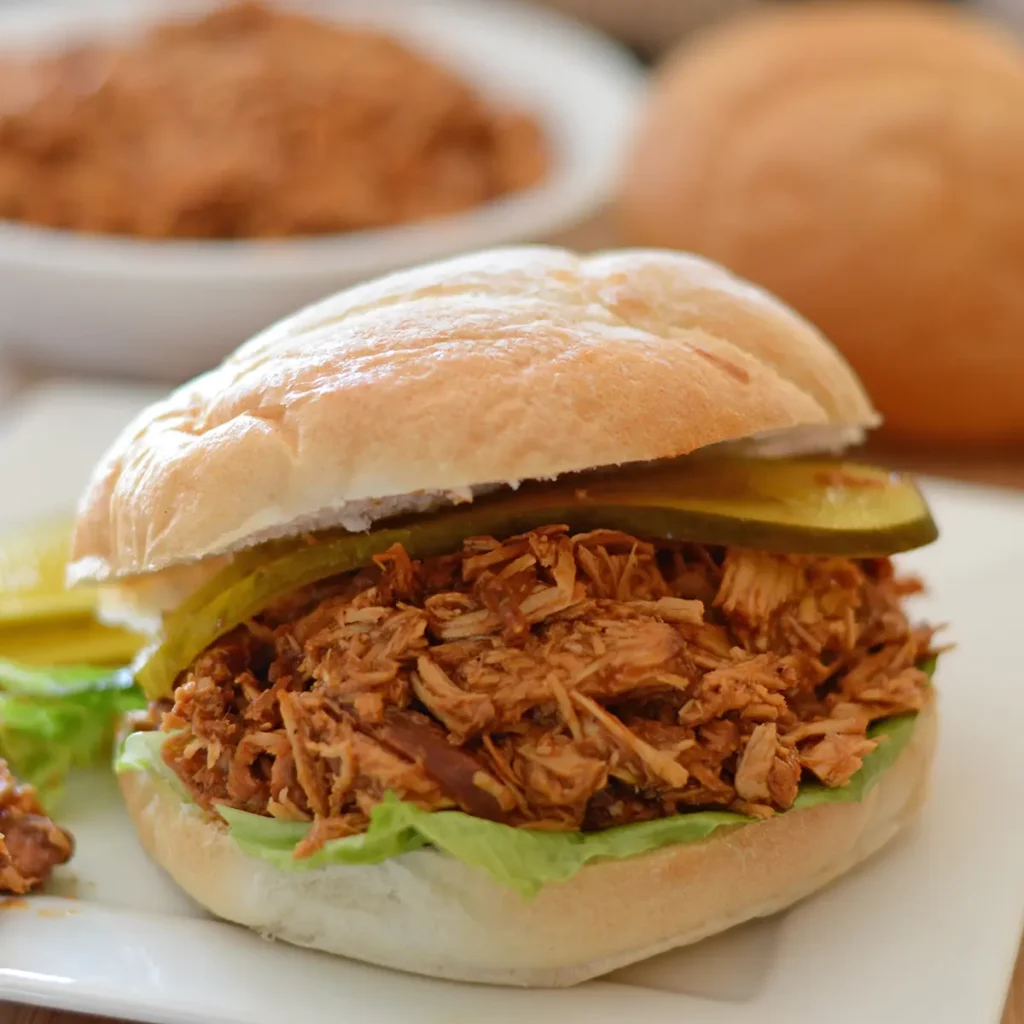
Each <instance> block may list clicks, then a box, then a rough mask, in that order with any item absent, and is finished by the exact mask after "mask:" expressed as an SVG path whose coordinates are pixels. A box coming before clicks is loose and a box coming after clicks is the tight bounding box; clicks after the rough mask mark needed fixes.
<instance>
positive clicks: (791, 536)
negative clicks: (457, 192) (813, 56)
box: [69, 247, 937, 986]
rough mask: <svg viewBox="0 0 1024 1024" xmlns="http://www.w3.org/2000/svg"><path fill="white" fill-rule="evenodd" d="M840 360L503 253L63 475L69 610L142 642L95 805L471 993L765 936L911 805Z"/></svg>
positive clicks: (263, 923)
mask: <svg viewBox="0 0 1024 1024" xmlns="http://www.w3.org/2000/svg"><path fill="white" fill-rule="evenodd" d="M877 422H878V417H877V414H876V413H875V411H874V409H873V408H872V405H871V403H870V401H869V399H868V397H867V395H866V394H865V392H864V391H863V389H862V387H861V385H860V383H859V382H858V380H857V378H856V377H855V375H854V374H853V372H852V371H851V370H850V368H849V367H848V365H847V364H846V363H845V362H844V360H843V359H842V357H841V356H840V355H839V354H838V353H837V352H836V351H835V350H834V349H833V348H832V347H831V346H830V345H829V343H828V342H827V341H826V340H825V339H824V338H823V337H822V336H821V335H820V334H819V333H818V332H817V331H816V330H815V328H813V327H812V326H811V325H810V324H809V323H807V322H806V321H804V320H803V319H801V318H800V317H799V316H798V315H797V314H796V313H794V312H793V311H792V310H790V309H788V308H787V307H786V306H784V305H783V304H782V303H780V302H779V301H777V300H776V299H774V298H773V297H772V296H770V295H769V294H767V293H765V292H763V291H761V290H760V289H758V288H756V287H754V286H752V285H750V284H748V283H746V282H744V281H742V280H739V279H737V278H736V277H734V276H732V275H731V274H730V273H729V272H727V271H726V270H724V269H723V268H721V267H719V266H717V265H715V264H712V263H709V262H707V261H705V260H703V259H700V258H697V257H695V256H690V255H684V254H680V253H675V252H667V251H653V250H626V251H620V252H610V253H605V254H598V255H594V256H588V257H580V256H577V255H575V254H573V253H570V252H568V251H565V250H561V249H557V248H547V247H522V248H510V249H499V250H494V251H488V252H482V253H477V254H473V255H469V256H464V257H461V258H458V259H455V260H451V261H446V262H442V263H436V264H432V265H428V266H424V267H419V268H415V269H412V270H408V271H404V272H401V273H397V274H393V275H390V276H387V277H384V278H382V279H379V280H376V281H373V282H370V283H367V284H363V285H360V286H358V287H355V288H352V289H350V290H347V291H344V292H342V293H340V294H338V295H335V296H333V297H331V298H329V299H327V300H325V301H323V302H321V303H319V304H317V305H314V306H311V307H309V308H307V309H305V310H302V311H301V312H299V313H297V314H296V315H294V316H292V317H291V318H289V319H286V320H284V321H282V322H280V323H278V324H276V325H274V326H272V327H270V328H269V329H268V330H267V331H265V332H264V333H262V334H260V335H258V336H257V337H255V338H254V339H252V340H250V341H249V342H247V343H246V344H244V345H243V346H242V347H241V348H240V349H238V350H237V351H236V352H235V353H234V354H233V355H232V356H230V357H229V358H228V359H227V360H226V361H225V362H224V363H223V364H221V365H220V366H219V367H218V368H216V369H214V370H212V371H211V372H209V373H207V374H205V375H203V376H201V377H199V378H197V379H196V380H194V381H192V382H191V383H189V384H186V385H185V386H183V387H181V388H180V389H178V390H177V391H175V392H174V393H173V394H171V395H170V396H169V397H168V398H166V399H164V400H162V401H160V402H159V403H157V404H156V405H154V406H152V407H151V408H149V409H148V410H146V411H145V412H143V413H142V414H141V415H140V416H139V417H138V418H137V419H136V420H135V421H134V422H133V423H131V424H130V425H129V426H128V427H127V428H126V429H125V431H124V432H123V433H122V435H121V437H120V438H119V439H118V440H117V441H116V442H115V444H114V445H113V446H112V448H111V449H110V451H109V452H108V453H107V454H106V456H105V457H104V458H103V459H102V461H101V462H100V463H99V465H98V466H97V467H96V469H95V472H94V474H93V476H92V479H91V482H90V484H89V486H88V488H87V490H86V492H85V493H84V495H83V497H82V499H81V502H80V506H79V510H78V518H77V523H76V527H75V531H74V536H73V541H72V551H71V560H70V565H69V575H70V578H71V580H72V581H90V582H91V583H93V584H100V585H101V586H102V588H103V593H104V595H105V596H104V605H103V607H104V615H105V617H106V618H107V619H108V620H109V621H113V622H118V623H121V624H127V625H130V626H132V627H134V628H140V629H141V628H145V629H147V630H148V631H149V633H150V635H151V636H152V643H151V644H150V646H149V647H147V649H146V650H145V651H144V652H143V653H142V654H141V655H140V656H139V658H138V660H137V662H136V664H135V666H134V668H135V678H136V680H137V681H138V683H139V685H140V686H141V687H142V689H143V690H144V691H145V694H146V696H147V698H148V705H147V707H146V709H145V710H143V711H140V712H137V713H135V714H134V715H133V716H132V718H131V720H130V721H129V722H128V723H126V726H125V729H124V733H125V735H124V738H123V741H122V743H121V745H120V748H119V753H118V757H117V768H118V773H119V776H118V777H119V781H120V785H121V789H122V792H123V794H124V799H125V803H126V806H127V809H128V812H129V814H130V815H131V818H132V820H133V822H134V824H135V827H136V829H137V832H138V835H139V838H140V840H141V843H142V845H143V846H144V847H145V849H146V850H147V851H148V853H149V854H150V855H151V856H152V858H153V859H154V860H155V861H156V862H157V863H158V864H159V865H161V866H162V867H163V868H164V869H165V870H166V872H167V873H168V874H169V875H170V876H171V878H173V879H174V881H175V882H176V883H177V884H178V885H179V886H180V887H181V888H182V889H184V890H185V891H186V892H187V893H188V894H189V895H190V896H191V897H192V898H193V899H195V900H197V901H198V902H199V903H200V904H202V905H203V906H204V907H206V908H208V909H209V910H210V911H211V912H212V913H213V914H215V915H217V916H219V917H221V918H224V919H226V920H229V921H233V922H237V923H239V924H242V925H246V926H248V927H250V928H253V929H255V930H256V931H258V932H259V933H261V934H263V935H265V936H269V937H273V938H277V939H281V940H284V941H287V942H290V943H296V944H299V945H303V946H310V947H315V948H318V949H321V950H327V951H329V952H332V953H336V954H340V955H342V956H346V957H353V958H356V959H359V960H364V961H368V962H371V963H374V964H380V965H385V966H388V967H392V968H397V969H401V970H405V971H412V972H417V973H421V974H426V975H432V976H437V977H444V978H454V979H461V980H467V981H476V982H487V983H495V984H514V985H529V986H562V985H571V984H575V983H578V982H581V981H583V980H585V979H588V978H591V977H594V976H597V975H600V974H603V973H606V972H608V971H611V970H613V969H615V968H617V967H620V966H622V965H625V964H628V963H630V962H633V961H636V960H639V959H642V958H645V957H648V956H651V955H653V954H655V953H659V952H662V951H664V950H667V949H670V948H672V947H675V946H680V945H683V944H686V943H692V942H695V941H697V940H699V939H701V938H703V937H705V936H708V935H711V934H713V933H715V932H718V931H721V930H723V929H725V928H728V927H730V926H732V925H735V924H737V923H739V922H741V921H744V920H747V919H750V918H753V917H757V916H760V915H766V914H770V913H773V912H775V911H778V910H781V909H783V908H784V907H787V906H789V905H790V904H792V903H793V902H794V901H796V900H799V899H801V898H802V897H804V896H806V895H808V894H809V893H811V892H813V891H814V890H816V889H818V888H820V887H821V886H823V885H825V884H827V883H828V882H830V881H831V880H833V879H835V878H837V877H838V876H839V875H841V874H843V873H844V872H846V871H848V870H849V869H850V868H852V867H853V866H854V865H855V864H858V863H859V862H860V861H862V860H864V859H865V858H866V857H868V856H869V855H871V854H872V853H874V852H875V851H876V850H878V849H879V848H880V847H882V846H883V845H884V844H885V843H886V842H888V841H889V840H890V839H891V838H892V837H893V836H894V835H895V834H896V833H897V832H898V831H899V830H900V829H901V828H902V827H903V826H904V825H906V823H907V822H908V821H909V820H911V818H912V817H913V815H914V812H915V811H916V810H917V809H918V807H919V806H920V804H921V802H922V800H923V798H924V794H925V791H926V787H927V778H928V769H929V763H930V760H931V757H932V749H933V741H934V736H935V726H936V719H935V703H936V701H935V698H934V695H933V690H932V685H931V681H930V677H931V672H932V668H933V666H934V662H935V656H936V653H937V648H936V647H935V644H934V639H933V632H934V631H933V630H932V629H931V628H930V627H929V626H927V625H924V624H920V623H916V622H914V621H913V620H912V619H911V618H910V617H909V616H908V613H907V610H906V608H905V602H906V599H907V598H908V597H909V596H910V595H912V594H913V593H915V592H916V591H917V590H919V589H920V584H919V583H918V582H917V581H915V580H913V579H904V578H902V577H901V576H900V575H899V574H898V573H896V571H895V570H894V568H893V564H892V561H891V556H892V555H894V554H897V553H898V552H900V551H904V550H907V549H910V548H914V547H918V546H921V545H924V544H927V543H929V542H931V541H932V540H934V539H935V536H936V530H935V525H934V523H933V521H932V519H931V517H930V515H929V512H928V509H927V506H926V504H925V502H924V500H923V499H922V497H921V495H920V493H919V492H918V491H917V489H916V488H915V487H914V485H913V483H912V482H911V481H909V480H907V479H904V478H902V477H900V476H897V475H894V474H892V473H889V472H887V471H885V470H882V469H877V468H873V467H871V466H865V465H860V464H858V463H854V462H844V461H841V460H840V459H839V458H838V454H839V453H840V452H841V451H842V450H843V449H844V448H846V447H848V446H850V445H853V444H855V443H857V442H858V441H859V440H860V439H861V438H862V437H863V436H864V434H865V431H866V430H867V429H869V428H870V427H872V426H874V425H875V424H876V423H877Z"/></svg>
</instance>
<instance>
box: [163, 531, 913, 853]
mask: <svg viewBox="0 0 1024 1024" xmlns="http://www.w3.org/2000/svg"><path fill="white" fill-rule="evenodd" d="M915 589H917V584H916V583H914V582H913V581H901V580H897V579H896V578H895V577H894V575H893V570H892V566H891V564H890V562H889V561H888V560H887V559H868V560H860V561H853V560H848V559H841V558H809V557H783V556H777V555H770V554H765V553H763V552H754V551H745V550H740V549H728V550H726V549H722V548H712V547H706V546H701V545H696V544H681V543H662V544H657V545H655V544H650V543H646V542H644V541H640V540H637V539H636V538H634V537H630V536H627V535H625V534H622V533H618V532H615V531H611V530H599V531H595V532H593V533H589V534H579V535H575V536H573V535H571V534H570V533H569V531H568V530H567V529H566V528H565V527H561V526H550V527H546V528H544V529H540V530H534V531H532V532H530V533H528V534H525V535H523V536H520V537H512V538H510V539H506V540H504V541H499V540H496V539H494V538H489V537H484V538H473V539H470V540H468V541H466V542H465V544H464V545H463V549H462V551H461V552H459V553H456V554H453V555H448V556H445V557H441V558H434V559H429V560H426V561H424V562H414V561H412V560H410V559H409V557H408V556H407V554H406V553H405V551H404V550H402V549H401V548H397V547H396V548H393V549H392V550H391V551H389V552H387V553H386V554H384V555H382V556H380V557H378V558H377V559H376V564H375V565H374V566H373V567H372V568H371V569H370V570H363V571H361V572H359V573H354V574H351V573H350V574H347V575H345V576H341V577H338V578H336V579H334V580H331V581H327V582H325V583H320V584H317V585H316V586H315V587H313V588H309V589H307V590H306V591H302V592H299V593H296V594H293V595H290V596H289V597H288V598H287V599H285V600H283V601H279V602H277V604H275V605H274V606H272V607H270V608H268V609H266V610H265V611H264V613H263V614H262V615H261V616H259V618H258V619H257V620H255V621H253V622H251V623H249V624H247V625H246V626H243V627H239V628H238V629H236V630H234V631H233V632H232V633H230V634H228V635H227V636H225V637H223V638H222V639H220V640H219V641H217V643H215V644H214V645H213V646H212V647H210V648H209V649H208V650H207V651H206V652H205V653H203V654H202V655H200V656H199V657H198V658H197V659H196V660H195V662H194V663H193V664H192V665H191V666H190V667H189V668H188V669H187V670H186V671H185V672H184V673H183V674H182V677H181V678H180V680H179V683H178V686H177V688H176V690H175V694H174V705H173V708H172V709H171V710H170V711H169V712H167V713H166V714H165V715H164V718H163V728H164V729H165V730H167V731H168V732H170V733H172V734H173V735H172V736H171V738H170V739H169V741H168V743H167V744H165V747H164V756H165V758H166V760H167V763H168V764H169V765H170V766H171V767H172V768H173V769H174V770H175V771H176V772H177V773H178V775H179V776H180V777H181V779H182V780H183V782H184V783H185V785H186V786H187V787H188V788H189V790H190V791H191V792H192V794H193V795H194V797H195V799H196V800H197V801H198V802H199V803H200V804H201V805H202V806H203V807H205V808H207V809H209V810H210V811H211V812H212V811H213V810H214V808H215V806H216V805H217V804H226V805H229V806H232V807H237V808H240V809H242V810H247V811H252V812H255V813H258V814H266V815H270V816H273V817H276V818H282V819H285V820H294V821H312V822H313V828H312V830H311V832H310V834H309V836H308V838H307V839H306V840H305V841H304V842H303V844H302V845H301V847H300V849H299V851H298V854H299V855H304V854H308V853H312V852H314V851H315V850H316V849H318V848H319V847H320V845H322V843H323V842H325V841H327V840H328V839H331V838H334V837H336V836H344V835H351V834H354V833H358V832H359V831H361V830H362V829H364V828H365V827H366V825H367V823H368V820H369V814H370V812H371V811H372V809H373V807H374V806H375V805H376V804H377V803H378V802H379V801H380V800H381V799H382V798H383V797H384V795H385V794H386V793H388V792H391V793H394V794H396V795H397V796H398V797H400V798H401V799H403V800H409V801H412V802H413V803H415V804H417V805H418V806H420V807H423V808H426V809H428V810H442V809H452V808H457V809H461V810H463V811H466V812H468V813H470V814H473V815H477V816H479V817H483V818H488V819H491V820H495V821H502V822H506V823H508V824H511V825H516V826H521V827H526V828H533V829H583V830H590V829H600V828H606V827H609V826H612V825H617V824H624V823H628V822H631V821H642V820H648V819H651V818H657V817H662V816H665V815H670V814H676V813H679V812H680V811H685V810H690V809H696V808H729V809H733V810H737V811H741V812H743V813H747V814H753V815H758V816H761V817H764V816H768V815H771V814H773V813H775V812H777V811H780V810H785V809H786V808H788V807H790V806H791V805H792V803H793V800H794V799H795V797H796V794H797V789H798V786H799V784H800V781H801V779H802V778H804V777H813V778H817V779H819V780H820V781H821V782H823V783H824V784H825V785H827V786H841V785H843V784H845V783H846V782H848V781H849V779H850V778H851V776H852V775H853V774H854V773H855V772H856V771H857V770H858V768H859V767H860V766H861V764H862V763H863V758H864V757H865V756H866V755H867V754H868V753H870V751H871V750H873V749H874V748H875V747H876V746H877V741H876V740H873V739H870V738H868V737H867V735H866V733H867V729H868V727H869V726H870V725H871V723H872V722H873V721H876V720H877V719H879V718H884V717H887V716H890V715H894V714H898V713H900V712H906V711H916V710H919V709H920V708H921V707H922V706H923V704H924V702H925V701H926V699H927V687H926V683H927V679H926V676H925V673H924V672H922V671H921V670H920V669H919V668H918V667H917V666H918V664H919V663H920V661H921V659H922V658H924V657H927V656H928V655H929V654H930V653H931V651H932V630H931V629H929V628H926V627H914V626H911V625H910V624H909V623H908V621H907V618H906V616H905V615H904V613H903V611H902V610H901V601H902V599H903V597H904V596H905V595H906V594H908V593H911V592H913V591H914V590H915Z"/></svg>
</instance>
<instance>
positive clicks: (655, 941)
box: [121, 701, 937, 986]
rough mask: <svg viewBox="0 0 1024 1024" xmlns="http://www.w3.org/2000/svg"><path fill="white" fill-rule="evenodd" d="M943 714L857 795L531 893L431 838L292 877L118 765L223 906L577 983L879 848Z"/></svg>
mask: <svg viewBox="0 0 1024 1024" xmlns="http://www.w3.org/2000/svg"><path fill="white" fill-rule="evenodd" d="M936 724H937V716H936V713H935V702H934V701H932V702H931V704H930V705H929V706H928V707H926V708H925V710H924V711H922V712H921V713H920V715H919V716H918V719H917V724H916V727H915V729H914V733H913V736H912V737H911V739H910V742H909V743H908V745H907V747H906V748H905V749H904V750H903V752H902V753H901V754H900V756H899V758H898V759H897V761H896V763H895V764H894V765H893V766H892V767H891V768H890V769H889V770H888V771H887V772H886V773H885V774H884V775H883V776H882V778H881V779H880V780H879V782H878V784H877V785H876V786H875V787H874V788H873V789H872V790H871V792H870V793H869V794H868V795H867V797H866V798H865V799H864V800H863V801H862V802H860V803H838V804H822V805H819V806H817V807H813V808H809V809H806V810H798V811H789V812H787V813H786V814H783V815H779V816H777V817H775V818H773V819H771V820H769V821H767V822H762V823H759V824H756V825H751V826H748V827H743V828H739V829H735V830H733V831H730V832H728V833H725V834H720V835H719V836H717V837H713V838H712V839H710V840H708V841H706V842H703V843H695V844H689V845H682V846H671V847H667V848H665V849H663V850H659V851H657V852H655V853H651V854H647V855H645V856H642V857H637V858H633V859H631V860H620V861H608V862H604V863H599V864H593V865H590V866H588V867H586V868H584V869H583V870H582V871H580V872H579V873H578V874H577V875H575V876H574V877H573V878H572V879H570V880H569V881H568V882H565V883H563V884H560V885H551V886H548V887H547V888H545V889H543V890H542V891H541V893H540V895H539V896H538V897H537V899H535V900H534V901H532V902H524V901H522V900H521V899H520V898H519V897H518V896H517V895H516V894H515V893H514V892H512V891H511V890H508V889H505V888H503V887H502V886H500V885H498V884H497V883H495V882H493V881H492V880H491V879H490V878H489V877H488V876H487V875H485V874H484V873H483V872H481V871H479V870H478V869H475V868H469V867H466V866H465V865H463V864H461V863H460V862H458V861H456V860H454V859H452V858H451V857H448V856H447V855H445V854H441V853H438V852H436V851H433V850H420V851H417V852H415V853H409V854H405V855H403V856H401V857H398V858H394V859H392V860H389V861H385V862H384V863H382V864H378V865H373V866H358V867H355V866H352V867H349V866H344V867H342V866H336V867H330V868H323V869H318V870H316V871H311V872H306V873H300V874H286V873H284V872H281V871H279V870H278V869H277V868H275V867H273V866H271V865H270V864H268V863H266V862H264V861H260V860H256V859H254V858H250V857H248V856H247V855H245V854H244V853H242V852H241V850H240V849H239V848H238V847H237V846H236V845H235V844H234V842H233V841H232V840H231V838H230V837H229V835H228V833H227V831H226V829H224V827H223V826H220V825H217V824H214V823H211V822H208V821H206V820H204V819H203V818H202V817H200V816H199V815H198V814H197V813H194V812H192V811H190V810H188V809H186V808H184V807H183V806H182V804H181V803H180V801H179V800H178V798H177V797H176V796H174V794H173V793H171V791H170V789H169V788H168V787H167V786H166V785H164V784H162V783H154V781H153V780H152V779H151V778H150V777H149V776H147V775H145V774H142V773H132V774H125V775H122V776H121V788H122V792H123V793H124V796H125V800H126V802H127V805H128V810H129V813H130V814H131V816H132V818H133V820H134V822H135V825H136V828H137V830H138V833H139V836H140V838H141V840H142V843H143V846H144V847H145V848H146V850H147V852H148V853H149V854H150V856H152V857H153V858H154V859H155V860H156V861H157V863H159V864H160V865H161V866H162V867H164V868H165V869H166V870H167V871H168V872H169V873H170V875H171V877H172V878H173V879H174V880H175V881H176V882H177V883H178V884H179V885H180V886H181V887H182V888H183V889H184V890H185V891H186V892H187V893H188V894H189V895H190V896H192V897H193V898H194V899H195V900H197V901H198V902H199V903H201V904H202V905H203V906H205V907H207V908H208V909H209V910H211V911H212V912H213V913H214V914H217V915H218V916H220V917H224V918H227V919H228V920H231V921H235V922H237V923H240V924H245V925H248V926H249V927H251V928H254V929H256V930H257V931H259V932H261V933H262V934H264V935H267V936H270V937H274V938H280V939H284V940H286V941H288V942H293V943H296V944H298V945H303V946H312V947H315V948H317V949H324V950H327V951H329V952H333V953H338V954H340V955H343V956H349V957H353V958H355V959H361V960H367V961H369V962H371V963H377V964H382V965H384V966H388V967H394V968H398V969H400V970H406V971H413V972H415V973H420V974H429V975H435V976H438V977H446V978H455V979H458V980H465V981H478V982H488V983H493V984H513V985H530V986H551V985H556V986H561V985H574V984H576V983H578V982H581V981H585V980H586V979H587V978H591V977H595V976H597V975H600V974H604V973H607V972H608V971H611V970H614V969H615V968H617V967H622V966H625V965H626V964H629V963H633V962H635V961H637V960H642V959H644V958H646V957H649V956H653V955H654V954H656V953H660V952H663V951H665V950H667V949H672V948H674V947H676V946H682V945H686V944H689V943H692V942H696V941H698V940H699V939H702V938H705V937H707V936H708V935H712V934H715V933H716V932H720V931H723V930H724V929H726V928H729V927H731V926H733V925H736V924H739V923H741V922H742V921H746V920H749V919H751V918H754V917H761V916H764V915H767V914H772V913H775V912H776V911H778V910H782V909H783V908H784V907H787V906H789V905H790V904H792V903H794V902H796V901H797V900H799V899H801V898H803V897H804V896H806V895H808V894H810V893H811V892H813V891H815V890H816V889H818V888H820V887H821V886H823V885H826V884H827V883H828V882H830V881H832V880H833V879H835V878H837V877H838V876H839V875H841V874H843V873H844V872H846V871H848V870H850V869H851V868H852V867H854V866H855V865H856V864H858V863H860V862H861V861H862V860H864V859H865V858H866V857H868V856H870V855H871V854H872V853H874V852H875V851H877V850H878V849H880V848H881V847H882V846H884V845H885V844H886V843H887V842H888V841H889V840H890V839H892V838H893V836H894V835H895V834H896V833H897V832H898V831H899V830H900V829H901V828H902V827H903V826H904V825H906V824H907V822H908V821H909V820H910V819H911V818H912V817H913V815H914V813H915V812H916V811H917V809H918V808H919V807H920V805H921V803H922V801H923V799H924V796H925V791H926V788H927V780H928V771H929V766H930V763H931V759H932V754H933V751H934V744H935V734H936ZM609 893H614V894H615V899H614V900H609V899H608V894H609Z"/></svg>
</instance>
